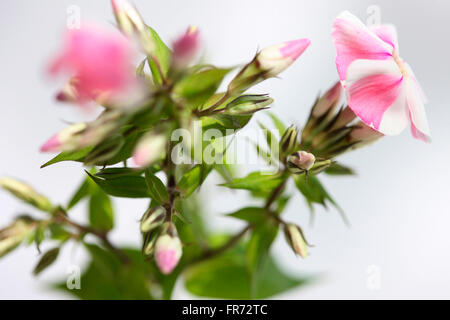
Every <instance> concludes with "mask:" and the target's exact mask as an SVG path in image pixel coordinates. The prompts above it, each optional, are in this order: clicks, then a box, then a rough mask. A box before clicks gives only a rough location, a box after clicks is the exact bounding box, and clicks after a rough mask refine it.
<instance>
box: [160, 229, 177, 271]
mask: <svg viewBox="0 0 450 320" xmlns="http://www.w3.org/2000/svg"><path fill="white" fill-rule="evenodd" d="M162 228H163V230H162V231H161V234H160V235H159V237H158V239H157V240H156V243H155V258H156V264H157V265H158V268H159V269H160V270H161V272H162V273H164V274H169V273H171V272H172V271H173V269H174V268H175V267H176V266H177V264H178V262H179V260H180V258H181V254H182V248H181V241H180V238H178V233H177V230H176V228H175V226H174V225H173V224H172V223H171V222H167V224H166V225H163V227H162Z"/></svg>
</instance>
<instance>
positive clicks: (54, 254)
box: [33, 247, 59, 276]
mask: <svg viewBox="0 0 450 320" xmlns="http://www.w3.org/2000/svg"><path fill="white" fill-rule="evenodd" d="M58 255H59V247H58V248H53V249H51V250H49V251H47V252H46V253H44V255H43V256H42V257H41V259H40V260H39V262H38V264H37V265H36V267H35V268H34V271H33V274H34V275H35V276H37V275H38V274H40V273H41V272H42V271H44V270H45V269H47V268H48V267H49V266H51V265H52V264H53V263H54V262H55V261H56V259H57V258H58Z"/></svg>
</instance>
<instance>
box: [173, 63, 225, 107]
mask: <svg viewBox="0 0 450 320" xmlns="http://www.w3.org/2000/svg"><path fill="white" fill-rule="evenodd" d="M230 71H231V69H221V68H214V67H210V68H205V69H200V70H199V71H197V72H195V73H192V74H189V75H187V76H186V77H184V78H183V79H182V80H181V81H180V82H179V83H178V84H177V85H176V86H175V88H174V92H175V93H176V94H178V95H180V96H181V97H183V98H184V99H185V100H186V101H187V102H188V103H189V105H191V106H193V107H201V106H202V105H203V104H204V103H205V102H206V101H207V100H208V99H210V98H211V96H212V95H213V94H214V93H215V92H216V90H217V88H218V87H219V85H220V83H221V82H222V80H223V78H224V77H225V76H226V75H227V73H228V72H230Z"/></svg>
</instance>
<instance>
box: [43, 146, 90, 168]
mask: <svg viewBox="0 0 450 320" xmlns="http://www.w3.org/2000/svg"><path fill="white" fill-rule="evenodd" d="M92 148H93V147H86V148H83V149H80V150H76V151H67V152H61V153H60V154H58V155H57V156H56V157H54V158H53V159H51V160H50V161H47V162H46V163H44V164H43V165H42V166H41V168H45V167H48V166H50V165H52V164H55V163H58V162H62V161H77V162H83V161H84V158H85V157H86V155H88V154H89V152H91V150H92Z"/></svg>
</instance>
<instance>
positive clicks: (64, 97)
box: [56, 77, 79, 102]
mask: <svg viewBox="0 0 450 320" xmlns="http://www.w3.org/2000/svg"><path fill="white" fill-rule="evenodd" d="M76 84H77V79H76V78H74V77H72V78H70V80H69V81H68V82H67V83H66V84H65V85H64V86H63V87H62V89H61V91H59V92H58V93H57V94H56V100H58V101H60V102H77V101H79V94H78V90H77V87H76Z"/></svg>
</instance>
